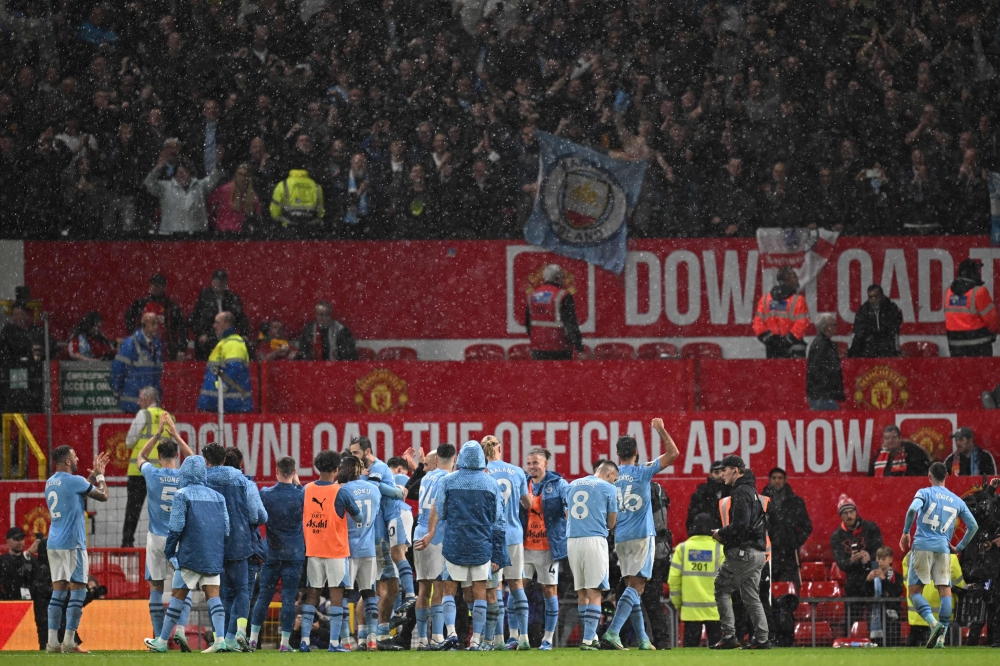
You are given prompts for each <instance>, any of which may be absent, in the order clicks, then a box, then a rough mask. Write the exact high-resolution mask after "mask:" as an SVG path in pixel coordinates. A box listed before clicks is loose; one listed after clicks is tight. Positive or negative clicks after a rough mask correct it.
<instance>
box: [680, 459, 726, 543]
mask: <svg viewBox="0 0 1000 666" xmlns="http://www.w3.org/2000/svg"><path fill="white" fill-rule="evenodd" d="M723 497H729V486H727V485H726V484H725V483H724V482H723V481H722V461H721V460H716V461H715V462H713V463H712V468H711V470H710V471H709V473H708V480H707V481H705V483H703V484H701V485H700V486H698V487H697V488H695V489H694V492H693V493H691V503H690V504H688V516H687V533H688V534H693V530H694V519H695V517H696V516H697V515H698V514H699V513H704V514H706V515H708V516H710V517H711V519H712V529H713V530H717V529H719V528H720V527H722V519H721V518H719V500H720V499H722V498H723Z"/></svg>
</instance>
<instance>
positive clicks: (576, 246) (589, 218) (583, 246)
mask: <svg viewBox="0 0 1000 666" xmlns="http://www.w3.org/2000/svg"><path fill="white" fill-rule="evenodd" d="M535 136H537V137H538V193H537V194H536V196H535V208H534V210H533V211H532V212H531V217H529V218H528V222H527V224H526V225H525V227H524V238H525V240H527V241H528V242H529V243H532V244H534V245H540V246H541V247H544V248H545V249H547V250H550V251H552V252H555V253H557V254H561V255H564V256H567V257H572V258H573V259H583V260H584V261H587V262H589V263H592V264H597V265H598V266H601V267H602V268H606V269H607V270H609V271H611V272H613V273H618V274H620V273H621V272H622V270H624V268H625V239H626V226H627V225H626V222H627V221H628V218H629V215H631V214H632V211H633V210H634V209H635V205H636V202H637V201H638V199H639V190H640V188H641V187H642V177H643V175H644V174H645V172H646V163H645V162H644V161H643V162H625V161H622V160H616V159H613V158H611V157H608V156H607V155H602V154H601V153H599V152H597V151H595V150H591V149H590V148H585V147H583V146H581V145H579V144H576V143H573V142H572V141H567V140H566V139H561V138H559V137H557V136H555V135H552V134H549V133H548V132H538V131H536V132H535Z"/></svg>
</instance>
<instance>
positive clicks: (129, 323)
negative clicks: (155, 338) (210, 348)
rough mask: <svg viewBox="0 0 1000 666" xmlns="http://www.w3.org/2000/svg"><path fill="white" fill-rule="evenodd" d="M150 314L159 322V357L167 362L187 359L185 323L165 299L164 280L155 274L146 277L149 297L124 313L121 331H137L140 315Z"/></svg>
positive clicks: (166, 298) (140, 321)
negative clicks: (161, 345) (161, 342)
mask: <svg viewBox="0 0 1000 666" xmlns="http://www.w3.org/2000/svg"><path fill="white" fill-rule="evenodd" d="M147 312H152V313H153V314H155V315H156V316H157V317H158V318H159V319H160V339H161V340H162V341H163V357H164V358H165V359H167V360H168V361H173V360H178V361H183V360H185V359H186V358H187V344H188V323H187V319H185V318H184V313H183V312H181V308H180V306H179V305H177V304H176V303H174V302H173V301H172V300H170V297H168V296H167V278H165V277H163V275H162V274H161V273H156V274H155V275H153V277H151V278H149V296H146V297H145V298H139V299H137V300H136V301H135V302H133V303H132V305H131V307H129V309H128V311H127V312H126V313H125V330H126V331H137V330H139V327H140V326H141V325H142V315H144V314H146V313H147Z"/></svg>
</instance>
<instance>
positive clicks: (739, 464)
mask: <svg viewBox="0 0 1000 666" xmlns="http://www.w3.org/2000/svg"><path fill="white" fill-rule="evenodd" d="M721 465H722V466H723V467H735V468H737V469H746V468H747V464H746V463H745V462H743V458H740V457H739V456H726V457H725V458H723V459H722V462H721Z"/></svg>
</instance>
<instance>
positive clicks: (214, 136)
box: [184, 99, 230, 178]
mask: <svg viewBox="0 0 1000 666" xmlns="http://www.w3.org/2000/svg"><path fill="white" fill-rule="evenodd" d="M219 116H220V114H219V103H218V102H216V101H215V100H214V99H207V100H205V102H204V103H203V104H202V111H201V118H202V119H201V122H199V123H197V124H195V125H194V126H193V127H192V128H191V130H190V132H189V133H188V135H187V138H186V139H185V141H184V145H185V146H188V150H189V151H190V152H191V154H190V158H191V161H192V162H193V163H194V165H195V169H196V171H197V173H199V174H201V176H202V177H203V178H207V177H208V176H209V175H210V174H211V173H212V172H213V171H215V170H217V169H218V170H219V171H222V170H223V169H224V168H225V167H224V166H223V164H222V156H223V155H224V154H225V153H227V152H229V149H230V146H229V136H228V128H227V127H226V125H225V123H223V122H222V121H220V120H219ZM220 148H221V149H222V150H221V151H220V150H219V149H220Z"/></svg>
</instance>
